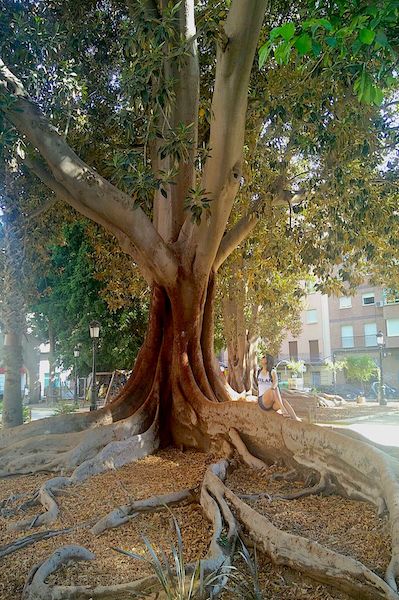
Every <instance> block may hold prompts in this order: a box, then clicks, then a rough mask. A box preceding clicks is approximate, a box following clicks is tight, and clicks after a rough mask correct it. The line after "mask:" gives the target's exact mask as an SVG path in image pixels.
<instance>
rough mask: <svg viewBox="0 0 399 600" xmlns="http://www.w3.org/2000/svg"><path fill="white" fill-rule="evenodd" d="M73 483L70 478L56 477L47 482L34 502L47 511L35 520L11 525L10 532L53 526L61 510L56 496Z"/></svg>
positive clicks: (25, 520) (26, 520) (36, 495)
mask: <svg viewBox="0 0 399 600" xmlns="http://www.w3.org/2000/svg"><path fill="white" fill-rule="evenodd" d="M71 483H72V481H71V479H70V478H69V477H54V478H53V479H49V481H46V482H45V483H44V484H43V485H42V486H41V487H40V489H39V491H38V493H37V494H35V497H34V499H33V501H32V504H33V502H34V503H35V504H39V503H40V504H41V505H42V506H43V507H44V508H45V509H46V510H45V512H44V513H41V514H39V515H36V516H35V517H34V518H33V519H32V518H29V519H23V520H22V521H17V522H16V523H11V524H10V525H9V527H8V528H9V530H10V531H24V530H26V529H32V527H41V526H42V525H51V524H52V523H54V522H55V521H56V520H57V518H58V513H59V508H58V504H57V502H56V501H55V498H54V496H55V495H56V494H57V492H59V491H60V490H61V489H62V488H63V487H65V486H66V485H70V484H71Z"/></svg>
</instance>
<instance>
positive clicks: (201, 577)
mask: <svg viewBox="0 0 399 600" xmlns="http://www.w3.org/2000/svg"><path fill="white" fill-rule="evenodd" d="M166 508H167V507H166ZM172 519H173V524H174V529H175V532H176V537H177V544H174V543H173V542H171V543H170V549H171V554H172V558H171V559H170V558H168V556H167V555H166V554H165V552H164V551H163V550H158V551H157V550H155V548H154V546H153V545H152V544H151V542H150V541H149V539H148V538H147V537H146V536H144V535H143V536H142V539H143V541H144V544H145V547H146V551H147V556H142V555H140V554H136V553H134V552H130V551H128V550H122V549H121V548H113V550H116V551H117V552H120V553H121V554H125V555H126V556H130V557H131V558H135V559H136V560H140V561H142V562H145V563H147V564H148V565H149V566H150V567H151V569H152V571H153V572H154V575H155V576H156V578H157V580H158V582H159V584H160V586H161V589H162V590H163V592H164V593H165V595H166V598H167V599H168V600H212V599H213V598H214V597H215V595H214V590H215V589H216V588H219V587H220V583H221V582H222V581H223V580H224V579H225V578H226V577H229V567H226V566H222V567H220V568H219V569H217V570H215V571H213V572H211V573H208V574H205V573H204V567H203V561H201V560H198V561H197V562H196V563H195V565H194V566H193V565H187V564H186V563H185V560H184V546H183V539H182V535H181V530H180V527H179V524H178V522H177V520H176V518H175V517H174V515H173V514H172ZM151 594H153V590H151V591H148V592H147V593H145V592H140V594H138V597H140V598H144V597H148V596H150V595H151Z"/></svg>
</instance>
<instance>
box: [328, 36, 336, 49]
mask: <svg viewBox="0 0 399 600" xmlns="http://www.w3.org/2000/svg"><path fill="white" fill-rule="evenodd" d="M326 44H327V45H328V46H330V48H336V47H337V45H338V40H337V38H336V37H326Z"/></svg>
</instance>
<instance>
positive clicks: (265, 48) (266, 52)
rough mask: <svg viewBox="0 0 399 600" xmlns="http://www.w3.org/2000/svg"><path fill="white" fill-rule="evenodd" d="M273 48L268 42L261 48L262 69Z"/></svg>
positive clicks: (260, 65) (260, 63)
mask: <svg viewBox="0 0 399 600" xmlns="http://www.w3.org/2000/svg"><path fill="white" fill-rule="evenodd" d="M271 49H272V46H271V43H270V42H266V44H263V46H261V48H260V49H259V68H260V69H261V68H262V67H263V65H264V64H265V62H266V60H267V59H268V58H269V54H270V51H271Z"/></svg>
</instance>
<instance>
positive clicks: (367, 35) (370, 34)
mask: <svg viewBox="0 0 399 600" xmlns="http://www.w3.org/2000/svg"><path fill="white" fill-rule="evenodd" d="M374 38H375V31H372V30H371V29H366V28H365V29H361V30H360V32H359V40H360V41H361V42H362V44H367V46H370V44H372V43H373V41H374Z"/></svg>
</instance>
